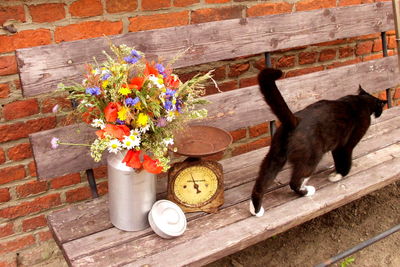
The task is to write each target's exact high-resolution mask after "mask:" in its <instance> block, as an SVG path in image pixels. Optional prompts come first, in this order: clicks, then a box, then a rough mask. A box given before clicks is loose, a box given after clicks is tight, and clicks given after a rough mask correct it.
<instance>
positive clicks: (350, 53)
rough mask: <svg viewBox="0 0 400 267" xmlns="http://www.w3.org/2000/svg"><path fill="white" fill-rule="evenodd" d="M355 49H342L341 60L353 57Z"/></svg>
mask: <svg viewBox="0 0 400 267" xmlns="http://www.w3.org/2000/svg"><path fill="white" fill-rule="evenodd" d="M354 51H355V48H354V47H352V46H346V47H340V48H339V58H344V57H351V56H353V55H354Z"/></svg>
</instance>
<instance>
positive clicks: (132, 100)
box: [125, 97, 140, 106]
mask: <svg viewBox="0 0 400 267" xmlns="http://www.w3.org/2000/svg"><path fill="white" fill-rule="evenodd" d="M139 101H140V99H139V97H135V98H131V97H128V98H127V99H125V104H126V105H127V106H134V105H136V104H137V103H139Z"/></svg>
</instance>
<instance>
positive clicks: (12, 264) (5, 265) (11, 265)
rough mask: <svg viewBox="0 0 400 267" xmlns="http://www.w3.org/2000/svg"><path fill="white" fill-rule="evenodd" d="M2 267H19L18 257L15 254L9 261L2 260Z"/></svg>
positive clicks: (0, 264)
mask: <svg viewBox="0 0 400 267" xmlns="http://www.w3.org/2000/svg"><path fill="white" fill-rule="evenodd" d="M0 267H17V255H16V254H13V255H12V256H11V258H9V259H4V258H3V259H1V260H0Z"/></svg>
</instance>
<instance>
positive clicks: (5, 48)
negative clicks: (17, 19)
mask: <svg viewBox="0 0 400 267" xmlns="http://www.w3.org/2000/svg"><path fill="white" fill-rule="evenodd" d="M50 43H51V34H50V30H48V29H37V30H26V31H21V32H18V33H16V34H14V35H1V36H0V53H3V52H12V51H14V50H15V49H18V48H25V47H32V46H38V45H46V44H50ZM0 65H1V64H0ZM0 70H1V66H0Z"/></svg>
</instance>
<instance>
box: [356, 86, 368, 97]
mask: <svg viewBox="0 0 400 267" xmlns="http://www.w3.org/2000/svg"><path fill="white" fill-rule="evenodd" d="M358 95H369V94H368V93H367V92H366V91H365V90H364V89H363V88H362V87H361V84H359V85H358Z"/></svg>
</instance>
